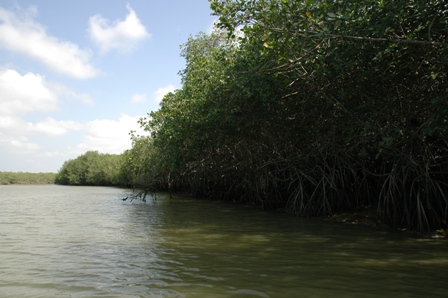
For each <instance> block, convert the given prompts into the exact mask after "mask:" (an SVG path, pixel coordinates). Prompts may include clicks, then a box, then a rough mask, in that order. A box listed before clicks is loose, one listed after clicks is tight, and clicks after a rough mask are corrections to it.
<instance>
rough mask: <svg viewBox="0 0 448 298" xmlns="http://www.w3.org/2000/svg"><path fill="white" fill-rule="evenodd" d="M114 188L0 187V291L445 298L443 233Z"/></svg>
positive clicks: (447, 250) (447, 269)
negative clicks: (132, 194) (134, 197)
mask: <svg viewBox="0 0 448 298" xmlns="http://www.w3.org/2000/svg"><path fill="white" fill-rule="evenodd" d="M127 194H129V191H128V190H123V189H118V188H107V187H70V186H56V185H47V186H20V185H19V186H18V185H11V186H0V297H446V296H447V293H448V290H447V286H448V243H447V241H438V240H422V239H420V240H419V239H412V238H407V237H404V236H403V235H394V234H390V233H386V232H379V231H374V230H372V229H370V228H367V227H362V226H351V225H344V224H337V223H329V222H322V221H319V220H312V219H299V218H294V217H289V216H284V215H282V214H278V213H265V212H262V211H258V210H254V209H252V208H250V207H244V206H236V205H231V204H225V203H220V202H211V201H203V200H194V199H192V198H188V197H183V196H174V197H173V198H172V199H170V198H169V197H168V196H166V195H163V194H160V195H158V198H157V200H155V201H153V200H152V199H149V200H148V201H147V202H146V203H143V202H138V201H133V202H123V201H122V200H121V198H123V197H125V196H126V195H127Z"/></svg>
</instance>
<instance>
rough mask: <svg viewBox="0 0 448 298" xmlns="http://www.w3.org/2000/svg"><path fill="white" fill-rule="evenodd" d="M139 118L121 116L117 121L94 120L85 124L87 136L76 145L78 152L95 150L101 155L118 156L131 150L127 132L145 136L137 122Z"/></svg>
mask: <svg viewBox="0 0 448 298" xmlns="http://www.w3.org/2000/svg"><path fill="white" fill-rule="evenodd" d="M139 119H140V117H131V116H128V115H122V116H121V117H120V118H119V119H118V121H115V120H94V121H91V122H89V123H87V124H86V129H87V135H86V136H85V137H84V139H83V141H82V143H81V144H79V145H78V149H79V150H80V152H82V153H83V152H85V151H89V150H97V151H99V152H101V153H112V154H120V153H123V152H124V151H125V150H127V149H130V148H131V140H130V136H129V132H130V131H131V130H135V131H137V132H138V134H140V135H143V134H145V133H144V132H143V130H142V129H141V128H140V125H139V124H138V123H137V121H138V120H139Z"/></svg>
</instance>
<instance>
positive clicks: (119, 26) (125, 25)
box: [89, 4, 150, 53]
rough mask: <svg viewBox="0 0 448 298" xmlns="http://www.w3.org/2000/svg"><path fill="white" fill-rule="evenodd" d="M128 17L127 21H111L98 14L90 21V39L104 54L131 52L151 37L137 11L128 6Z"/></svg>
mask: <svg viewBox="0 0 448 298" xmlns="http://www.w3.org/2000/svg"><path fill="white" fill-rule="evenodd" d="M126 8H127V9H128V15H127V16H126V18H125V20H116V21H114V22H113V23H112V24H111V23H110V22H109V20H107V19H105V18H103V17H102V16H101V15H99V14H97V15H94V16H93V17H91V18H90V20H89V33H90V38H91V39H92V40H93V41H94V42H95V43H96V44H97V45H98V46H99V47H100V50H101V51H102V52H104V53H105V52H108V51H110V50H112V49H117V50H119V51H122V52H129V51H131V50H132V49H134V48H135V46H136V45H137V43H138V42H140V41H142V40H144V39H146V38H148V37H150V34H149V33H148V32H147V31H146V28H145V26H144V25H143V24H142V23H141V22H140V20H139V18H138V17H137V14H136V13H135V11H134V10H133V9H132V8H131V6H130V5H129V4H128V5H127V6H126Z"/></svg>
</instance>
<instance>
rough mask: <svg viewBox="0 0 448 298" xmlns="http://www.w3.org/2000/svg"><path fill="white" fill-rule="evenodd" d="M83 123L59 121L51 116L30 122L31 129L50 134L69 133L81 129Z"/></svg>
mask: <svg viewBox="0 0 448 298" xmlns="http://www.w3.org/2000/svg"><path fill="white" fill-rule="evenodd" d="M83 127H84V126H83V124H81V123H79V122H75V121H57V120H55V119H53V118H51V117H48V118H46V119H45V121H42V122H38V123H36V124H34V123H28V130H29V131H36V132H41V133H45V134H47V135H50V136H61V135H65V134H67V133H68V131H70V130H74V131H77V130H81V129H83Z"/></svg>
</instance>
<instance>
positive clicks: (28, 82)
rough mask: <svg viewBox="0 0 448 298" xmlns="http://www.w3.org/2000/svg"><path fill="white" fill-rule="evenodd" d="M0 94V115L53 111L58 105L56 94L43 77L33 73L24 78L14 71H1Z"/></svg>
mask: <svg viewBox="0 0 448 298" xmlns="http://www.w3.org/2000/svg"><path fill="white" fill-rule="evenodd" d="M0 94H1V96H0V115H15V114H22V113H26V112H31V111H51V110H54V109H56V105H57V96H56V94H55V93H54V92H53V91H52V90H50V89H49V88H48V87H47V86H46V83H45V80H44V78H43V77H42V76H40V75H36V74H33V73H27V74H25V75H23V76H22V75H20V74H19V73H18V72H17V71H15V70H12V69H7V70H5V71H0Z"/></svg>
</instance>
